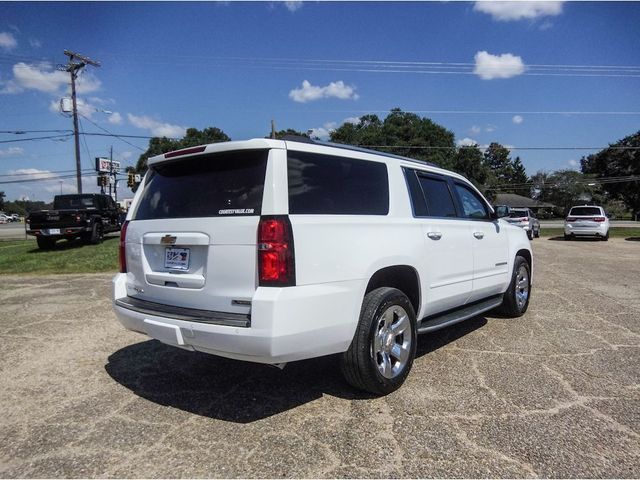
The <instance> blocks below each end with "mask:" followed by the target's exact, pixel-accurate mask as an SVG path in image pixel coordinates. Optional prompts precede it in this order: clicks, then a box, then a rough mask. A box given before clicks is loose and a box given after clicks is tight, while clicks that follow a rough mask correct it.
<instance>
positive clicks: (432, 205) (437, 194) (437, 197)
mask: <svg viewBox="0 0 640 480" xmlns="http://www.w3.org/2000/svg"><path fill="white" fill-rule="evenodd" d="M419 178H420V185H421V186H422V191H423V192H424V196H425V199H426V201H427V208H428V210H429V216H431V217H455V216H456V209H455V207H454V205H453V198H451V192H450V191H449V185H448V184H447V181H446V180H444V179H438V178H433V177H423V176H420V177H419Z"/></svg>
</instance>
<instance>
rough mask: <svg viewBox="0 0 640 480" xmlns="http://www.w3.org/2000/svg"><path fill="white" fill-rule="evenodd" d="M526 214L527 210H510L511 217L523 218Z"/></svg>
mask: <svg viewBox="0 0 640 480" xmlns="http://www.w3.org/2000/svg"><path fill="white" fill-rule="evenodd" d="M526 216H527V211H526V210H511V212H509V217H510V218H521V217H526Z"/></svg>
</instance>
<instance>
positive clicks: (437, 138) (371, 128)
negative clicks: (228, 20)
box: [329, 108, 456, 168]
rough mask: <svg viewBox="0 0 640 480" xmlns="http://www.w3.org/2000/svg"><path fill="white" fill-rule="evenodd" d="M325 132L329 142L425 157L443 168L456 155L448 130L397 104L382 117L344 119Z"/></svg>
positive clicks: (369, 116) (423, 158)
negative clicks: (344, 120) (337, 126)
mask: <svg viewBox="0 0 640 480" xmlns="http://www.w3.org/2000/svg"><path fill="white" fill-rule="evenodd" d="M329 136H330V139H331V141H332V142H336V143H343V144H348V145H356V146H363V147H367V148H371V149H373V150H379V151H382V152H387V153H393V154H396V155H402V156H405V157H410V158H415V159H417V160H425V161H429V162H433V163H435V164H436V165H439V166H441V167H444V168H451V167H452V166H453V164H454V161H455V156H456V148H455V144H454V135H453V133H452V132H450V131H449V130H447V129H446V128H444V127H442V126H441V125H438V124H437V123H435V122H433V121H432V120H430V119H428V118H421V117H419V116H418V115H416V114H414V113H408V112H403V111H402V110H401V109H399V108H394V109H393V110H391V112H390V113H389V115H387V117H386V118H385V119H384V120H383V121H382V120H380V118H378V116H377V115H363V116H362V117H360V120H359V122H358V123H355V124H353V123H345V124H343V125H341V126H340V127H339V128H337V129H336V130H333V131H332V132H331V133H330V134H329Z"/></svg>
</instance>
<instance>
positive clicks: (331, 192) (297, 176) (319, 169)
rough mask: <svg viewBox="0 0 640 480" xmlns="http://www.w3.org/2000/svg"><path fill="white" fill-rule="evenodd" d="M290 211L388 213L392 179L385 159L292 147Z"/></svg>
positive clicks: (335, 213)
mask: <svg viewBox="0 0 640 480" xmlns="http://www.w3.org/2000/svg"><path fill="white" fill-rule="evenodd" d="M287 170H288V180H289V213H291V214H294V215H295V214H318V215H387V214H388V213H389V180H388V176H387V166H386V165H385V164H384V163H379V162H369V161H365V160H356V159H352V158H344V157H337V156H333V155H320V154H316V153H308V152H295V151H289V152H288V155H287Z"/></svg>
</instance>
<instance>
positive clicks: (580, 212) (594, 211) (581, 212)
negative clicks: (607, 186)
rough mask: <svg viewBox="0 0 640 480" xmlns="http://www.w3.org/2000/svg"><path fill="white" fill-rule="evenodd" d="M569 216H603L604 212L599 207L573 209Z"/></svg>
mask: <svg viewBox="0 0 640 480" xmlns="http://www.w3.org/2000/svg"><path fill="white" fill-rule="evenodd" d="M569 215H574V216H576V217H582V216H588V215H602V212H601V211H600V209H599V208H598V207H573V208H572V209H571V211H570V212H569Z"/></svg>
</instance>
